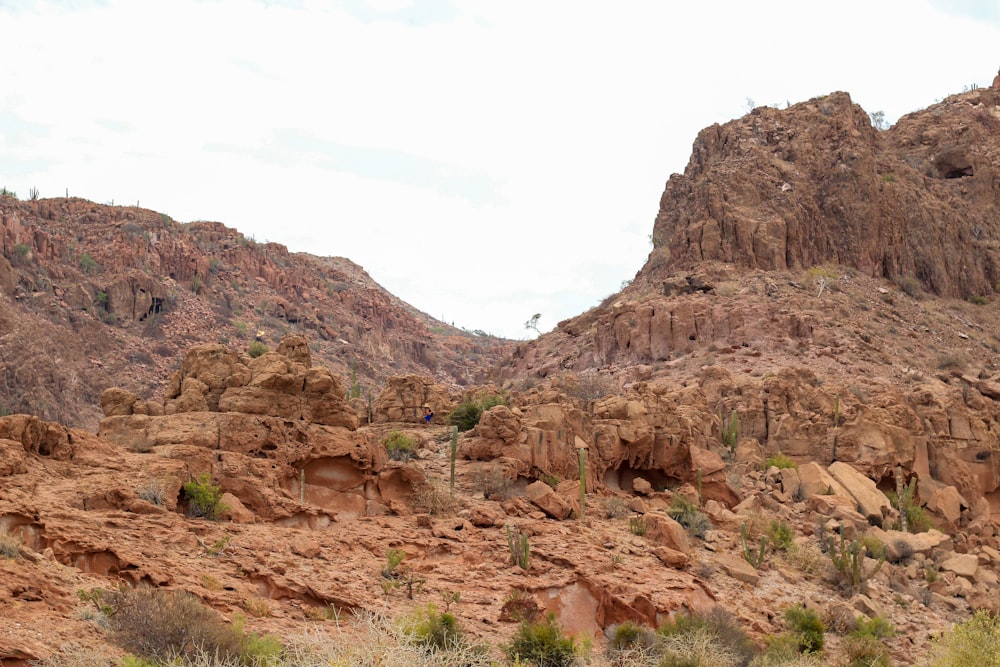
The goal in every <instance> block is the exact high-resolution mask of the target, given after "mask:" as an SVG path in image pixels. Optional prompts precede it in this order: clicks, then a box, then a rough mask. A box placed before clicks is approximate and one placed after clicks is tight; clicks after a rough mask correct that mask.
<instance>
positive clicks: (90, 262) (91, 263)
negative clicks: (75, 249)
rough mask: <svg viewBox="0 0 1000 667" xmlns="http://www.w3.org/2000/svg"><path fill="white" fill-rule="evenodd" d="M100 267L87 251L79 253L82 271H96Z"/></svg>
mask: <svg viewBox="0 0 1000 667" xmlns="http://www.w3.org/2000/svg"><path fill="white" fill-rule="evenodd" d="M99 269H100V265H98V263H97V260H96V259H94V258H93V257H91V256H90V254H89V253H87V252H86V251H85V252H82V253H80V270H81V271H83V272H84V273H97V271H98V270H99Z"/></svg>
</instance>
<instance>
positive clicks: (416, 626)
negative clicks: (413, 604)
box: [404, 604, 465, 651]
mask: <svg viewBox="0 0 1000 667" xmlns="http://www.w3.org/2000/svg"><path fill="white" fill-rule="evenodd" d="M404 627H405V629H406V632H407V634H408V635H409V636H410V642H411V643H413V644H416V645H417V646H423V647H426V648H428V649H430V650H432V651H450V650H452V649H458V648H461V647H462V646H464V644H465V637H464V636H463V634H462V630H461V629H460V628H459V627H458V621H457V620H456V619H455V617H454V616H453V615H452V614H449V613H448V612H446V611H445V612H438V610H437V607H436V606H435V605H433V604H429V605H426V606H424V607H419V608H417V609H416V610H414V612H413V614H412V615H410V616H409V617H408V618H407V619H405V620H404Z"/></svg>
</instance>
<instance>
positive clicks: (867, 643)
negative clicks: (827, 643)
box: [840, 634, 892, 667]
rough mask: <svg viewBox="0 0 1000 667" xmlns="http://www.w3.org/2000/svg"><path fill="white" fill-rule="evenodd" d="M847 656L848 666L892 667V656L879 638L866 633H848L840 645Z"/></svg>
mask: <svg viewBox="0 0 1000 667" xmlns="http://www.w3.org/2000/svg"><path fill="white" fill-rule="evenodd" d="M840 647H841V650H842V651H843V652H844V657H845V658H847V666H846V667H891V665H892V656H890V655H889V650H888V649H887V648H886V647H885V644H883V643H882V642H881V641H879V640H878V639H875V638H874V637H869V636H866V635H853V634H852V635H848V636H847V637H844V640H843V642H842V643H841V645H840Z"/></svg>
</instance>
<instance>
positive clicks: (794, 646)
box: [750, 632, 826, 667]
mask: <svg viewBox="0 0 1000 667" xmlns="http://www.w3.org/2000/svg"><path fill="white" fill-rule="evenodd" d="M765 641H766V642H767V647H766V648H765V649H764V650H763V651H762V652H761V653H760V654H759V655H758V656H757V657H756V658H754V659H753V662H751V663H750V667H824V666H825V665H826V661H825V660H824V659H823V657H822V656H820V655H819V654H817V653H799V640H798V637H796V636H795V635H793V634H792V633H789V632H783V633H781V634H780V635H775V636H771V637H767V638H765Z"/></svg>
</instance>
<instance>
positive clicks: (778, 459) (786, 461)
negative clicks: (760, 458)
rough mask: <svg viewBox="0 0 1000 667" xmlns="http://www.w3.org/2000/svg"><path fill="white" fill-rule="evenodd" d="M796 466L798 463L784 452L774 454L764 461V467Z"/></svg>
mask: <svg viewBox="0 0 1000 667" xmlns="http://www.w3.org/2000/svg"><path fill="white" fill-rule="evenodd" d="M771 467H774V468H798V467H799V464H798V463H796V462H795V461H793V460H792V459H790V458H788V457H787V456H785V455H784V454H775V455H774V456H771V457H768V459H767V460H766V461H764V468H765V469H766V468H771Z"/></svg>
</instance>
